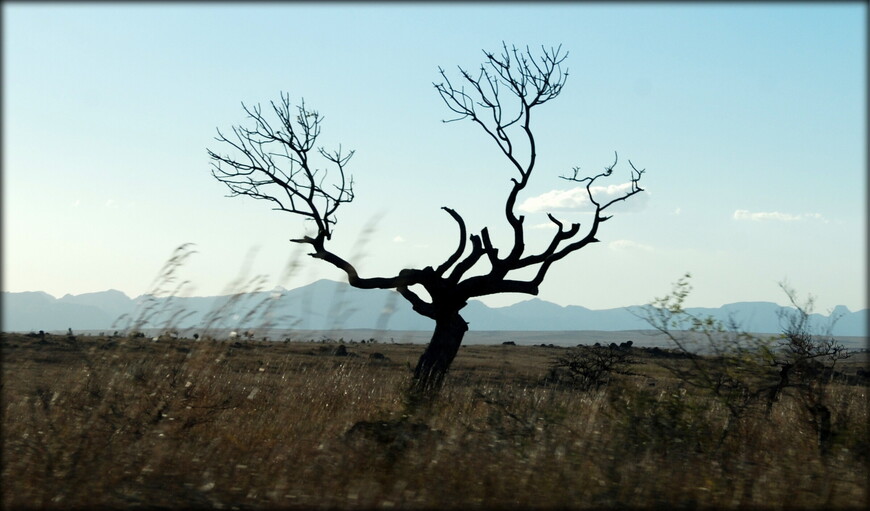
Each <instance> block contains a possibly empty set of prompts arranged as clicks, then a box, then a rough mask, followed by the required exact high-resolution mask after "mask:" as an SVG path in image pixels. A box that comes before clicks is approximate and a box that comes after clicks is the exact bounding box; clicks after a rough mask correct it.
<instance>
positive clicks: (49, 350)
mask: <svg viewBox="0 0 870 511" xmlns="http://www.w3.org/2000/svg"><path fill="white" fill-rule="evenodd" d="M341 346H343V348H340V347H341ZM422 349H423V346H421V345H414V344H395V343H370V342H366V343H364V344H363V343H358V342H355V343H343V344H339V343H337V342H321V343H309V342H261V341H213V340H208V341H202V340H200V341H194V340H192V339H175V340H161V341H158V342H153V341H151V340H148V339H141V338H139V339H127V338H110V337H98V336H90V337H86V336H78V337H77V338H76V339H75V340H73V339H70V338H68V337H67V336H66V335H62V336H57V335H55V336H49V337H46V338H45V339H41V338H39V337H36V336H26V335H19V334H4V335H3V338H2V355H3V359H2V370H3V371H2V375H3V382H2V383H3V386H2V405H3V416H2V421H3V422H2V441H3V457H2V481H3V493H2V494H3V497H2V502H3V507H4V508H5V509H18V508H53V509H70V508H152V509H158V508H163V509H189V508H218V509H269V508H275V509H311V508H342V509H370V508H402V509H405V508H409V509H468V508H483V509H510V508H514V509H530V508H531V509H542V508H577V509H582V508H613V509H621V508H651V507H657V508H668V509H696V508H717V509H744V508H766V509H792V508H803V509H820V508H824V509H832V508H855V509H860V508H865V506H867V504H868V484H867V483H868V461H870V447H868V433H870V431H868V400H867V390H868V387H867V384H866V379H865V380H861V379H858V380H857V381H856V379H855V378H852V379H851V380H849V381H846V380H845V379H843V381H842V382H839V383H838V382H834V383H831V384H830V385H829V386H828V394H827V396H828V400H829V402H830V403H831V410H832V413H833V416H832V421H833V424H834V430H835V436H834V441H833V447H832V448H831V449H830V450H829V451H828V452H827V453H823V452H821V451H820V449H819V447H818V442H817V438H816V435H815V433H814V430H813V426H812V424H811V422H810V420H809V418H808V416H807V414H806V413H805V410H804V409H803V408H802V406H801V404H800V402H799V401H798V400H795V399H782V400H780V401H779V402H777V403H776V405H775V406H774V407H773V408H772V410H771V411H770V413H769V414H765V413H762V412H760V411H759V412H758V413H752V414H748V415H746V416H745V417H743V418H741V419H740V420H739V421H736V422H735V421H733V420H732V419H731V417H730V416H729V414H728V413H727V412H726V410H725V409H723V407H722V406H721V404H720V403H719V402H717V401H715V400H712V399H710V398H709V396H706V395H705V394H704V393H702V392H700V391H697V390H695V389H693V388H690V387H687V386H685V385H683V384H682V382H680V381H679V380H677V379H675V378H673V377H672V376H671V373H670V372H669V371H667V370H665V369H664V368H663V367H662V366H661V365H660V362H661V360H660V357H664V354H663V353H662V352H653V351H652V350H649V349H638V348H632V349H631V355H632V357H633V358H634V359H635V360H636V361H637V362H638V363H636V364H634V365H632V366H631V372H632V373H633V374H630V375H617V376H615V377H614V378H613V379H611V380H610V381H609V383H608V384H607V385H605V386H603V387H601V388H597V389H592V390H578V389H577V388H572V387H570V386H567V385H564V384H557V383H554V382H552V381H550V380H548V379H547V375H548V374H549V371H550V369H551V367H552V366H553V363H554V360H555V359H556V357H557V356H559V355H560V354H564V353H566V352H567V350H568V349H567V348H559V347H537V346H508V345H488V346H484V345H472V346H465V347H463V348H461V350H460V352H459V356H458V357H457V359H456V361H455V363H454V366H453V368H452V370H451V373H450V375H449V377H448V380H447V384H446V386H445V388H444V389H443V391H442V394H441V396H440V398H439V399H438V400H437V401H436V402H435V403H434V404H433V405H432V406H431V407H428V408H423V409H418V410H416V411H415V412H413V413H412V414H410V415H408V413H409V412H408V409H407V408H406V406H405V392H404V391H405V389H406V387H407V385H408V383H409V381H410V376H411V368H412V367H413V365H414V364H415V363H416V360H417V357H418V356H419V354H420V353H421V351H422ZM665 358H666V357H665ZM672 362H673V361H672ZM677 363H679V360H677ZM867 366H868V360H867V354H866V353H862V354H858V355H855V356H852V357H851V358H849V359H847V360H845V361H844V362H841V366H840V370H841V371H842V372H843V373H844V374H845V375H847V376H848V375H852V376H854V375H855V374H856V373H857V372H858V370H859V369H862V370H866V368H867ZM723 431H728V432H730V433H729V434H728V435H727V436H723V435H722V432H723Z"/></svg>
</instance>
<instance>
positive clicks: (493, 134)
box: [208, 45, 644, 396]
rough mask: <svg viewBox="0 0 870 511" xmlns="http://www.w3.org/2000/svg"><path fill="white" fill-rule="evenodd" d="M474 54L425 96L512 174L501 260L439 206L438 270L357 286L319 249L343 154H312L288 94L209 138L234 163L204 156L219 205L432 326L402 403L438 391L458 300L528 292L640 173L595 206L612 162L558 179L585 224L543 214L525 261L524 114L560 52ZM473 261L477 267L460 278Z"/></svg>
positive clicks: (457, 323) (343, 199)
mask: <svg viewBox="0 0 870 511" xmlns="http://www.w3.org/2000/svg"><path fill="white" fill-rule="evenodd" d="M484 55H485V56H486V60H485V61H484V63H483V64H482V65H481V68H480V71H479V73H477V74H476V75H472V74H471V73H469V72H468V71H467V70H465V69H463V68H461V67H460V68H459V74H460V76H461V80H460V83H461V85H460V86H456V85H454V84H453V83H452V82H451V81H450V79H449V78H448V76H447V73H446V72H445V71H444V70H443V69H441V68H439V73H440V75H441V77H442V79H443V81H442V82H441V83H437V84H435V89H436V90H437V91H438V93H439V94H440V96H441V99H442V100H443V101H444V103H445V104H446V105H447V107H448V108H449V109H450V110H451V111H452V112H454V113H455V114H456V116H455V117H454V118H452V119H449V120H445V121H444V122H454V121H461V120H470V121H472V122H474V123H475V124H477V125H478V126H479V127H480V128H481V129H482V130H483V131H484V133H486V135H488V137H489V138H490V139H491V140H492V141H493V142H495V144H496V145H497V146H498V148H499V149H500V150H501V153H502V154H503V155H504V157H505V158H506V159H507V161H508V162H509V164H510V165H509V166H510V167H512V169H513V171H514V172H515V175H514V176H513V177H512V178H511V182H512V183H513V186H512V187H511V189H510V192H509V193H508V196H507V199H506V201H505V207H504V213H505V217H506V219H507V222H508V224H509V225H510V227H511V229H512V233H513V243H512V245H511V246H510V247H509V248H508V249H507V251H506V254H505V253H504V252H502V254H504V255H500V252H499V249H498V248H496V247H495V246H494V245H493V243H492V240H491V239H490V235H489V232H488V229H487V228H485V227H484V228H483V229H482V230H481V231H480V234H471V235H468V233H467V229H466V226H465V221H464V220H463V218H462V216H461V215H460V214H459V213H457V212H456V211H454V210H453V209H450V208H448V207H443V208H441V209H443V210H444V211H446V212H447V214H449V215H450V216H451V218H453V220H454V221H455V222H456V223H457V226H458V229H459V239H458V242H457V246H456V250H454V251H453V253H452V254H451V255H450V256H449V257H448V258H447V259H446V260H445V261H443V262H442V263H441V264H439V265H437V266H435V267H433V266H426V267H424V268H407V269H403V270H401V271H400V272H399V273H398V275H395V276H392V277H361V276H360V275H359V274H358V272H357V270H356V269H355V268H354V266H353V264H351V263H350V262H348V261H346V260H345V259H343V258H341V257H340V256H339V255H337V254H335V253H334V252H332V251H330V250H329V249H328V248H327V246H326V245H327V241H329V240H330V239H331V238H332V234H333V230H334V227H335V225H336V216H335V214H336V211H337V210H338V207H339V206H341V205H342V204H344V203H349V202H351V201H352V200H353V198H354V193H353V179H352V178H351V177H350V175H349V174H348V173H347V171H346V168H347V165H348V162H349V161H350V159H351V157H352V156H353V151H348V152H344V151H343V150H342V149H341V148H340V147H339V149H338V150H335V151H332V152H330V151H327V150H325V149H323V148H322V147H315V143H316V141H317V137H318V136H319V135H320V129H321V121H322V117H321V115H320V114H319V113H318V112H317V111H315V110H311V109H309V108H308V107H307V106H306V105H305V103H304V102H302V103H301V104H300V105H298V106H297V107H296V108H295V115H294V112H293V108H292V107H291V103H290V98H289V95H285V94H283V93H282V94H281V99H280V101H279V102H278V103H275V102H272V103H271V106H272V110H273V112H274V114H275V116H276V117H277V123H276V124H275V127H273V125H272V124H270V121H269V120H268V119H267V118H266V116H265V115H264V114H263V112H262V109H261V108H260V106H259V105H258V106H256V107H254V108H248V107H247V106H245V105H244V104H242V108H243V109H244V110H245V112H246V113H247V115H248V117H249V118H250V120H252V121H253V128H245V127H241V126H238V127H233V136H231V137H228V136H225V135H224V134H223V133H221V131H220V130H218V137H217V140H218V141H219V142H221V143H223V144H226V145H228V146H230V148H231V149H232V150H233V152H234V155H233V156H230V155H222V154H219V153H216V152H214V151H211V150H209V151H208V154H209V157H210V158H211V160H212V167H213V169H212V175H213V176H214V177H215V178H216V179H218V180H219V181H221V182H223V183H224V184H226V186H227V187H228V188H229V189H230V191H231V195H230V196H239V195H243V196H248V197H252V198H254V199H261V200H267V201H270V202H273V203H274V204H275V208H274V209H277V210H280V211H285V212H288V213H292V214H295V215H300V216H302V217H305V218H307V219H309V220H311V221H313V222H314V225H315V232H314V234H313V235H306V236H303V237H302V238H298V239H293V240H292V241H293V242H296V243H302V244H307V245H310V247H311V250H312V252H310V254H309V255H310V256H311V257H314V258H316V259H322V260H324V261H326V262H328V263H330V264H332V265H333V266H335V267H337V268H339V269H340V270H342V271H343V272H344V273H346V274H347V279H348V283H349V284H350V285H352V286H354V287H357V288H362V289H375V288H377V289H395V290H397V291H398V292H399V293H400V294H401V295H402V296H403V297H404V298H405V299H406V300H407V301H408V302H410V304H411V306H412V307H413V309H414V310H415V311H416V312H417V313H419V314H422V315H423V316H426V317H428V318H431V319H433V320H434V321H435V331H434V333H433V335H432V339H431V340H430V342H429V344H428V346H427V348H426V350H425V351H424V353H423V354H422V355H421V356H420V359H419V361H418V363H417V366H416V368H415V370H414V378H413V384H412V389H411V390H412V395H417V396H434V395H435V394H436V393H437V391H438V389H440V387H441V385H442V383H443V380H444V377H445V375H446V373H447V371H448V369H449V367H450V364H451V363H452V362H453V359H454V358H455V356H456V353H457V351H458V350H459V346H460V344H461V343H462V339H463V336H464V334H465V332H466V331H467V330H468V323H467V322H466V321H465V320H464V319H463V318H462V316H461V315H460V311H461V310H462V308H463V307H465V306H466V305H467V303H468V300H469V299H470V298H474V297H480V296H486V295H492V294H498V293H525V294H530V295H537V294H538V287H539V286H540V284H541V283H542V282H543V281H544V278H545V277H546V275H547V271H548V270H549V269H550V266H551V265H552V264H553V263H555V262H556V261H559V260H560V259H562V258H564V257H565V256H567V255H568V254H570V253H572V252H575V251H577V250H580V249H581V248H583V247H585V246H586V245H588V244H590V243H595V242H597V241H598V239H597V238H596V235H597V234H598V228H599V226H600V224H601V223H602V222H605V221H606V220H608V219H609V218H610V216H605V215H604V212H605V211H606V210H607V209H608V208H609V207H610V206H612V205H613V204H615V203H617V202H619V201H623V200H626V199H628V198H629V197H631V196H633V195H635V194H637V193H639V192H641V191H643V189H642V188H640V186H639V184H638V183H639V181H640V178H641V176H642V174H643V172H644V171H643V170H638V169H637V168H635V166H634V165H633V164H631V162H630V161H629V165H630V167H631V169H630V187H629V188H628V189H627V190H626V191H625V192H624V193H623V194H622V195H621V196H618V197H616V198H612V199H611V200H609V201H606V202H605V201H598V200H596V199H595V197H594V194H593V190H592V187H593V184H594V183H596V181H598V180H599V179H601V178H605V177H608V176H610V175H611V174H612V173H613V170H614V167H615V166H616V163H617V161H618V160H617V159H615V160H614V162H613V164H612V165H610V166H608V167H606V168H605V169H604V171H603V172H601V173H599V174H596V175H593V176H586V177H582V176H581V175H580V174H579V169H578V168H574V171H573V174H572V175H570V176H562V178H563V179H566V180H568V181H573V182H577V183H585V185H586V192H587V195H588V198H589V201H590V203H591V205H592V206H593V207H594V214H593V215H592V225H591V226H590V227H589V229H588V230H587V231H586V232H585V234H583V235H582V236H581V235H580V224H579V223H572V224H571V225H570V226H566V225H564V224H563V223H562V222H560V221H559V220H558V219H556V218H555V217H554V216H553V215H552V214H549V213H548V214H547V216H548V218H549V219H550V221H552V222H553V224H554V226H555V228H556V232H555V234H554V235H553V238H552V240H551V241H550V242H549V244H548V245H547V247H546V248H544V249H543V250H542V251H541V252H538V253H530V254H526V253H525V248H526V246H525V233H524V227H523V220H524V217H523V216H522V215H519V216H517V214H516V213H515V212H514V209H515V205H516V201H517V198H518V196H519V194H520V192H522V191H523V190H524V189H525V188H526V186H527V184H528V182H529V179H530V177H531V175H532V171H533V170H534V168H535V162H536V156H537V153H536V141H535V135H534V132H533V130H532V111H533V110H534V109H535V108H537V107H539V106H541V105H543V104H545V103H547V102H549V101H550V100H552V99H554V98H556V97H557V96H558V95H559V94H560V93H561V92H562V88H563V87H564V85H565V81H566V79H567V77H568V72H567V69H566V70H563V69H562V64H563V62H564V60H565V58H566V57H567V52H566V53H563V52H562V49H561V46H560V47H558V48H551V49H549V50H548V49H546V48H542V53H541V54H540V55H533V54H532V52H531V51H530V50H529V49H528V48H526V49H525V50H524V51H522V50H519V49H517V48H516V47H511V48H508V47H507V45H503V51H502V52H501V53H500V54H499V55H496V54H494V53H491V52H484ZM318 164H320V165H325V166H323V167H319V166H317V165H318ZM469 243H470V245H471V246H470V247H469V246H468V245H469ZM478 263H481V265H482V266H484V267H488V268H489V270H488V271H487V272H485V273H482V274H477V275H473V276H466V274H467V273H468V271H469V270H470V269H471V268H472V267H474V266H475V265H477V264H478ZM528 268H532V269H533V273H534V276H533V277H532V278H530V279H528V280H519V279H515V278H510V274H511V272H514V271H517V270H522V269H528ZM415 285H420V286H422V287H423V288H424V289H425V290H426V291H427V292H428V294H429V297H430V299H429V300H428V301H427V300H424V299H423V298H421V297H420V296H419V295H418V294H417V293H415V292H414V291H413V290H412V289H411V287H412V286H415Z"/></svg>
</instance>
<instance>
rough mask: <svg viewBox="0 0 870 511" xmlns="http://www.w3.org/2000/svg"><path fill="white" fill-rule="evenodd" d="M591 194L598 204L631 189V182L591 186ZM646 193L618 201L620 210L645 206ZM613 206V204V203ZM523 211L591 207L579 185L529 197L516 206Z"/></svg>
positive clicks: (586, 208)
mask: <svg viewBox="0 0 870 511" xmlns="http://www.w3.org/2000/svg"><path fill="white" fill-rule="evenodd" d="M590 190H591V191H592V196H593V197H595V200H596V201H597V202H598V203H599V204H606V203H607V202H609V201H611V200H613V199H616V198H618V197H621V196H623V195H625V194H626V193H628V192H629V191H630V190H631V183H623V184H619V185H610V186H593V187H592V188H590ZM647 201H648V193H647V192H641V193H639V194H638V195H636V196H634V197H632V198H630V199H628V200H627V201H625V202H621V203H619V205H620V209H621V210H622V211H639V210H641V209H643V208H644V206H646V203H647ZM614 207H615V205H614ZM518 209H519V210H520V211H523V212H525V213H540V212H544V213H555V212H559V211H590V210H592V209H593V205H592V203H591V202H590V201H589V195H588V194H587V193H586V187H585V186H580V187H577V188H571V189H570V190H550V191H549V192H546V193H542V194H541V195H537V196H535V197H529V198H528V199H526V200H524V201H523V202H522V203H521V204H520V205H519V207H518Z"/></svg>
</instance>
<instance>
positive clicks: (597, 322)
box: [2, 279, 868, 336]
mask: <svg viewBox="0 0 870 511" xmlns="http://www.w3.org/2000/svg"><path fill="white" fill-rule="evenodd" d="M2 307H3V316H2V317H3V330H4V331H11V332H15V331H37V330H46V331H56V330H66V329H67V328H72V329H73V330H106V331H112V330H123V329H125V328H126V327H127V326H129V325H130V324H131V323H130V322H131V321H132V320H135V319H136V318H140V317H146V316H148V315H149V314H150V316H148V317H150V322H149V324H147V325H145V326H146V327H163V326H165V325H167V324H171V325H172V326H174V327H177V328H202V327H204V326H205V325H206V324H209V325H210V326H212V327H216V328H260V327H265V326H268V327H271V328H282V329H284V328H286V329H299V330H334V329H376V330H397V331H398V330H412V331H413V330H422V331H431V330H432V329H433V328H434V322H433V321H432V320H431V319H429V318H426V317H423V316H420V315H419V314H417V313H416V312H414V311H413V310H412V309H411V307H410V305H409V304H408V303H407V302H406V301H405V300H404V299H403V298H402V297H401V296H400V295H399V294H398V293H396V292H395V291H393V290H382V289H357V288H354V287H351V286H350V285H348V284H346V283H342V282H335V281H331V280H326V279H322V280H318V281H316V282H312V283H311V284H308V285H306V286H302V287H299V288H296V289H291V290H286V289H282V288H277V289H275V290H271V291H263V292H257V293H242V294H237V295H227V296H210V297H171V298H161V297H151V296H149V295H143V296H139V297H137V298H135V299H131V298H129V297H128V296H127V295H125V294H124V293H122V292H121V291H117V290H108V291H103V292H99V293H86V294H81V295H69V294H68V295H65V296H63V297H62V298H59V299H58V298H54V297H53V296H51V295H49V294H47V293H44V292H40V291H37V292H24V293H11V292H3V302H2ZM148 307H150V309H149V308H148ZM782 309H783V307H782V306H780V305H777V304H775V303H772V302H737V303H731V304H726V305H723V306H722V307H718V308H701V307H695V308H692V307H689V308H687V309H686V310H687V311H689V312H690V313H692V314H696V315H701V316H707V315H709V316H713V317H714V318H716V319H719V320H721V321H726V322H727V321H728V320H729V318H733V319H734V320H736V321H737V322H738V323H739V324H740V325H741V328H743V329H744V330H746V331H750V332H756V333H771V334H772V333H778V332H780V331H781V328H782V324H781V320H780V317H779V314H778V313H779V311H780V310H782ZM640 310H642V309H641V307H640V306H632V307H623V308H615V309H603V310H592V309H588V308H586V307H581V306H578V305H569V306H561V305H558V304H555V303H552V302H547V301H545V300H541V299H539V298H532V299H530V300H525V301H522V302H518V303H515V304H513V305H509V306H506V307H488V306H487V305H485V304H484V303H483V302H480V301H478V300H470V301H469V303H468V306H466V307H465V309H463V311H462V315H463V317H464V318H465V319H466V321H468V322H469V327H470V328H471V329H472V330H477V331H491V330H492V331H499V330H502V331H507V330H511V331H557V330H558V331H572V330H599V331H623V330H648V329H650V326H649V325H648V324H647V323H646V322H645V321H644V320H643V319H640V318H639V317H637V316H636V315H635V314H636V313H638V312H639V311H640ZM124 315H126V316H125V317H123V318H122V319H121V321H117V320H118V318H119V317H121V316H124ZM832 317H833V318H838V319H837V321H836V322H835V323H834V328H833V333H834V334H835V335H840V336H866V335H867V330H868V329H867V320H868V317H867V309H863V310H860V311H857V312H852V311H850V310H849V309H848V308H846V307H845V306H842V305H840V306H837V307H835V308H834V310H833V311H831V313H830V314H829V315H823V314H813V315H812V316H811V322H812V323H811V324H812V325H814V326H815V327H816V328H817V329H823V328H824V326H825V325H827V324H828V323H829V322H830V321H831V318H832Z"/></svg>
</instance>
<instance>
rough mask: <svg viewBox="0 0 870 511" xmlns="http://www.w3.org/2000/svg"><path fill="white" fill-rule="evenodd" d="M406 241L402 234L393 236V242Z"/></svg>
mask: <svg viewBox="0 0 870 511" xmlns="http://www.w3.org/2000/svg"><path fill="white" fill-rule="evenodd" d="M404 242H405V238H403V237H401V236H396V237H395V238H393V243H404Z"/></svg>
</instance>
